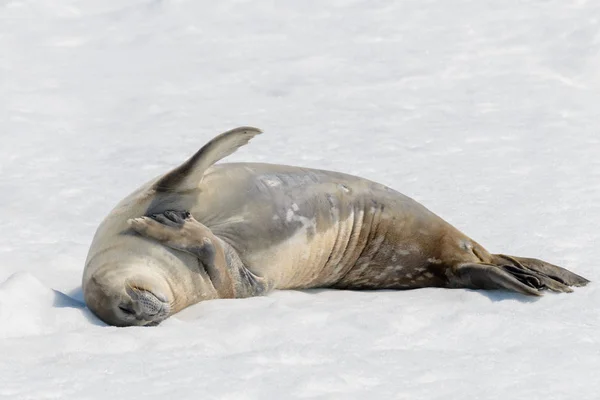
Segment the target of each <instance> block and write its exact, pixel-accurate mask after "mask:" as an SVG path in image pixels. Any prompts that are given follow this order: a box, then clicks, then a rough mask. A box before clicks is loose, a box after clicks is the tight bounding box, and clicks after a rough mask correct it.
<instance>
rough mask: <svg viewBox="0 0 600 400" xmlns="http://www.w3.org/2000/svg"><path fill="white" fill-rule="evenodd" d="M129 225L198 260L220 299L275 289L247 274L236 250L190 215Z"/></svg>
mask: <svg viewBox="0 0 600 400" xmlns="http://www.w3.org/2000/svg"><path fill="white" fill-rule="evenodd" d="M128 222H129V225H130V226H131V228H132V229H133V230H135V231H136V232H138V233H139V234H141V235H142V236H144V237H147V238H149V239H153V240H156V241H158V242H160V243H162V244H164V245H165V246H168V247H171V248H173V249H176V250H180V251H184V252H186V253H190V254H192V255H194V256H196V257H197V258H198V260H199V261H200V262H201V263H202V264H203V265H204V268H205V270H206V272H207V274H208V276H209V277H210V279H211V281H212V282H213V286H214V287H215V289H217V291H218V292H219V295H220V297H221V298H233V297H237V298H239V297H249V296H259V295H262V294H265V293H266V292H267V291H268V290H269V289H270V287H271V286H272V285H269V284H268V283H267V282H266V280H264V279H263V278H260V277H258V276H256V275H254V274H252V272H250V271H248V270H247V269H246V267H244V265H243V264H242V262H241V261H240V259H239V257H238V256H237V254H236V253H235V250H233V249H232V248H231V247H230V246H229V245H227V244H226V243H225V242H223V241H222V240H221V239H219V238H218V237H216V236H215V235H214V234H213V233H212V231H211V230H210V229H209V228H208V227H206V226H204V225H203V224H201V223H200V222H198V221H197V220H196V219H195V218H194V217H193V216H192V215H191V214H190V213H189V212H187V211H165V212H164V213H160V214H154V215H152V216H151V217H141V218H133V219H130V220H129V221H128Z"/></svg>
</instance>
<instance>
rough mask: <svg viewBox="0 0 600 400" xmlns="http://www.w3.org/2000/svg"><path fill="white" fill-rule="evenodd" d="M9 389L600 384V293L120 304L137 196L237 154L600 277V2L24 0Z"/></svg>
mask: <svg viewBox="0 0 600 400" xmlns="http://www.w3.org/2000/svg"><path fill="white" fill-rule="evenodd" d="M0 21H1V23H0V99H1V100H0V143H1V144H0V194H1V195H0V398H7V399H52V398H61V399H106V398H127V397H131V398H144V399H148V400H150V399H160V398H166V397H168V398H177V399H187V398H199V397H200V398H218V399H254V398H269V399H270V398H273V399H277V398H290V399H291V398H322V399H325V398H344V399H352V398H356V399H364V398H380V399H392V398H395V399H448V398H450V399H453V398H467V399H469V398H477V399H502V400H504V399H513V398H514V399H516V398H525V397H527V398H530V399H541V398H546V399H573V398H577V399H580V400H584V399H596V398H597V397H598V392H599V391H600V383H599V382H600V381H599V380H598V379H597V372H598V371H600V313H599V312H598V304H600V291H599V290H598V288H597V285H596V284H595V283H592V284H591V285H590V286H588V287H586V288H582V289H577V290H576V292H575V293H573V294H570V295H551V294H550V295H547V296H544V297H543V298H541V299H539V300H531V299H524V298H523V297H520V296H516V295H511V294H506V293H485V292H474V291H467V290H438V289H425V290H418V291H406V292H364V293H360V292H341V291H330V290H318V291H305V292H298V291H281V292H276V293H274V294H272V295H270V296H268V297H264V298H252V299H245V300H218V301H210V302H206V303H203V304H198V305H197V306H194V307H192V308H190V309H188V310H186V311H184V312H183V313H181V314H180V315H178V316H176V317H173V318H171V319H169V320H167V321H165V323H163V324H162V325H161V326H159V327H156V328H146V329H144V328H126V329H118V328H113V327H107V326H104V325H103V324H102V323H101V322H99V321H98V320H97V319H96V318H95V317H94V316H93V315H92V314H91V313H90V312H89V310H87V309H86V308H85V307H84V306H83V304H82V303H81V299H82V297H81V289H80V280H81V273H82V270H83V262H84V260H85V256H86V253H87V249H88V246H89V243H90V241H91V239H92V236H93V234H94V231H95V229H96V227H97V225H98V224H99V223H100V221H101V220H102V218H103V217H104V216H105V215H106V214H107V213H108V212H109V210H110V209H111V208H112V206H113V205H114V204H116V203H117V202H118V201H119V200H120V199H121V198H123V197H124V196H125V195H127V194H128V193H130V192H131V191H133V190H134V189H135V188H136V187H138V186H139V185H141V184H142V183H143V182H146V181H147V180H149V179H150V178H152V177H154V176H156V175H158V174H161V173H163V172H165V171H166V170H167V169H169V168H171V167H172V166H174V165H177V164H178V163H180V162H181V161H183V160H184V159H185V158H186V157H187V156H189V155H190V154H192V153H193V152H194V151H195V150H196V149H197V148H199V147H200V146H201V145H203V144H204V143H205V142H206V141H207V140H208V139H210V138H211V137H212V136H214V135H215V134H217V133H220V132H222V131H225V130H227V129H230V128H233V127H235V126H239V125H253V126H257V127H260V128H262V129H263V130H264V131H265V134H264V135H262V136H261V137H259V138H257V139H255V140H254V141H253V142H252V143H251V145H250V146H248V147H247V148H244V149H242V150H241V151H240V152H239V153H236V154H235V155H234V156H232V157H231V158H230V160H232V161H233V160H235V161H259V162H265V161H267V162H273V163H285V164H294V165H303V166H307V167H315V168H324V169H333V170H338V171H344V172H348V173H352V174H357V175H361V176H364V177H367V178H371V179H374V180H377V181H379V182H382V183H385V184H387V185H390V186H392V187H394V188H396V189H398V190H400V191H401V192H403V193H405V194H407V195H409V196H411V197H413V198H415V199H417V200H419V201H421V202H422V203H424V204H425V205H426V206H427V207H429V208H430V209H432V210H433V211H435V212H436V213H438V214H439V215H441V216H442V217H444V218H445V219H446V220H448V221H449V222H451V223H453V224H454V225H455V226H457V227H458V228H459V229H461V230H463V231H464V232H465V233H467V234H468V235H469V236H471V237H473V238H474V239H476V240H478V241H479V242H480V243H482V244H484V245H485V246H486V247H488V249H489V250H491V251H494V252H506V253H510V254H515V255H522V256H536V257H540V258H544V259H546V260H548V261H551V262H554V263H556V264H559V265H564V266H566V267H568V268H570V269H572V270H573V271H575V272H577V273H579V274H581V275H583V276H585V277H587V278H589V279H591V280H592V281H598V280H599V277H598V272H597V271H598V268H597V267H598V265H597V264H598V263H597V260H598V259H600V248H599V247H598V243H599V242H600V240H599V239H600V238H599V235H598V230H597V226H598V221H600V184H599V182H600V157H599V155H600V135H599V134H598V126H599V123H600V117H599V114H598V104H600V23H599V21H600V3H599V2H594V1H586V0H577V1H575V0H573V1H568V2H566V1H562V0H549V1H542V0H528V1H523V0H505V1H501V2H500V1H493V0H482V1H477V2H475V1H468V0H444V1H442V0H438V1H433V0H405V1H383V0H381V1H380V0H370V1H364V0H363V1H360V0H332V1H329V2H321V1H315V0H306V1H301V2H300V1H298V2H294V1H287V2H267V1H261V2H258V1H254V2H250V1H245V0H220V1H196V0H162V1H159V0H151V1H145V0H118V1H117V0H88V1H83V0H64V1H61V2H56V1H53V0H36V1H33V0H2V1H0Z"/></svg>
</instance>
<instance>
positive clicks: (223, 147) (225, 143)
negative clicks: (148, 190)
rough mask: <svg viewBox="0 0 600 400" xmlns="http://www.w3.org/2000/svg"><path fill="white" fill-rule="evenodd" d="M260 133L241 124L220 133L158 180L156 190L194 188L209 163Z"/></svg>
mask: <svg viewBox="0 0 600 400" xmlns="http://www.w3.org/2000/svg"><path fill="white" fill-rule="evenodd" d="M260 133H262V131H261V130H260V129H257V128H252V127H249V126H243V127H240V128H235V129H232V130H230V131H227V132H225V133H222V134H220V135H219V136H217V137H216V138H214V139H213V140H211V141H210V142H208V143H207V144H206V145H204V147H202V148H201V149H200V150H198V152H197V153H196V154H194V155H193V156H192V157H191V158H190V159H189V160H187V161H186V162H184V163H183V164H181V165H180V166H179V167H177V168H175V169H174V170H173V171H171V172H169V173H168V174H166V175H165V176H163V177H162V178H161V179H160V180H158V182H156V184H155V185H154V188H155V189H156V191H158V192H171V191H174V190H187V189H195V188H196V187H197V186H198V184H199V183H200V181H202V177H203V176H204V172H206V170H207V169H208V168H209V167H210V166H211V165H213V164H214V163H216V162H217V161H219V160H221V159H223V158H225V157H227V156H228V155H230V154H233V153H234V152H235V151H236V150H237V149H239V148H240V147H242V146H244V145H246V144H248V142H249V141H250V139H252V138H253V137H254V136H256V135H258V134H260Z"/></svg>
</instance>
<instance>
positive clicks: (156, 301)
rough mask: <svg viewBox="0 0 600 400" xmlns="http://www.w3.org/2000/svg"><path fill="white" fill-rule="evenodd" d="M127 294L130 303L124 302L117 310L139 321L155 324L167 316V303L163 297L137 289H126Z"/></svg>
mask: <svg viewBox="0 0 600 400" xmlns="http://www.w3.org/2000/svg"><path fill="white" fill-rule="evenodd" d="M127 294H129V296H130V297H131V302H124V303H123V304H121V305H120V306H119V308H120V309H121V310H122V311H123V312H125V313H128V314H132V315H134V316H135V318H136V319H137V320H139V321H147V322H155V320H157V319H161V318H164V317H166V316H167V315H168V314H169V308H170V307H169V302H168V301H167V299H166V298H165V297H163V296H160V295H156V294H154V293H152V292H150V291H148V290H144V289H138V288H127Z"/></svg>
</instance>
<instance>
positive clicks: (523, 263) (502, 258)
mask: <svg viewBox="0 0 600 400" xmlns="http://www.w3.org/2000/svg"><path fill="white" fill-rule="evenodd" d="M493 262H494V264H483V263H481V264H472V263H467V264H460V265H458V266H457V267H456V268H454V272H453V274H452V275H453V276H452V277H451V278H450V286H453V287H465V288H470V289H489V290H495V289H505V290H510V291H513V292H518V293H522V294H526V295H530V296H541V295H542V291H544V290H551V291H553V292H563V293H569V292H572V289H571V288H570V287H569V286H584V285H586V284H587V283H589V281H588V280H587V279H585V278H583V277H581V276H579V275H576V274H574V273H572V272H570V271H568V270H566V269H564V268H561V267H557V266H556V265H552V264H549V263H546V262H544V261H541V260H537V259H532V258H520V257H511V256H506V255H494V256H493Z"/></svg>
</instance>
